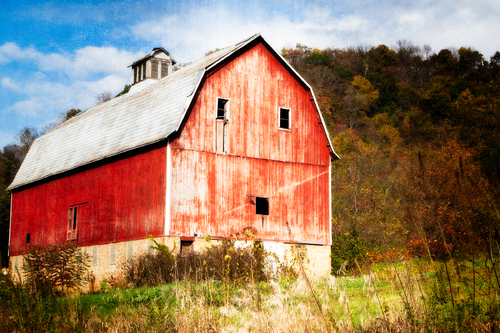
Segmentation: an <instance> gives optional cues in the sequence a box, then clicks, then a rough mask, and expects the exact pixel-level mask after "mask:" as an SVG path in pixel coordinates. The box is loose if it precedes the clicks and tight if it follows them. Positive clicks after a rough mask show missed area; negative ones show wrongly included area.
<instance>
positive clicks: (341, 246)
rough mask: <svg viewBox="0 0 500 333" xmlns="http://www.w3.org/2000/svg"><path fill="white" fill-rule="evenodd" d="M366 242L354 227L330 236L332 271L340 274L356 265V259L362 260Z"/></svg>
mask: <svg viewBox="0 0 500 333" xmlns="http://www.w3.org/2000/svg"><path fill="white" fill-rule="evenodd" d="M366 253H367V244H366V243H365V241H363V239H362V238H360V237H359V232H358V231H357V230H356V228H352V229H351V230H350V231H349V232H346V233H340V234H337V235H334V237H333V238H332V258H331V259H332V272H333V273H334V274H337V275H339V274H342V273H346V272H347V271H350V270H352V269H354V268H355V267H356V261H358V262H359V261H363V260H364V259H365V257H366Z"/></svg>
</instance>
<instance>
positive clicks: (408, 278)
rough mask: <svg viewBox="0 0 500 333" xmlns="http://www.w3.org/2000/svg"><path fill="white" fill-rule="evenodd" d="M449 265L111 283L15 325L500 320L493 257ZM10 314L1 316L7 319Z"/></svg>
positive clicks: (470, 323) (101, 328) (402, 324)
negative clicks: (250, 279)
mask: <svg viewBox="0 0 500 333" xmlns="http://www.w3.org/2000/svg"><path fill="white" fill-rule="evenodd" d="M447 267H448V274H446V270H445V266H444V264H443V263H440V262H428V261H425V260H420V259H413V260H408V261H406V262H399V263H395V264H392V263H385V264H375V265H373V266H372V270H371V271H372V273H373V275H371V276H370V275H368V274H361V275H358V276H342V277H333V276H332V277H330V278H328V279H313V280H312V281H311V286H312V289H311V288H310V287H309V286H308V284H307V283H306V281H305V280H304V279H303V278H301V277H299V278H298V279H297V280H293V279H287V280H279V281H272V280H271V281H269V282H260V283H255V284H241V283H239V284H230V283H223V282H221V281H215V280H208V281H201V282H185V281H183V282H176V283H170V284H166V285H162V286H157V287H142V288H137V289H109V288H108V289H107V290H106V292H101V293H94V294H87V295H81V296H76V297H60V298H56V299H52V300H47V301H46V302H45V303H42V304H41V307H42V308H43V307H44V306H45V307H46V308H44V309H42V310H43V311H41V312H40V311H39V314H38V316H40V314H44V316H42V317H39V318H41V319H40V320H45V321H46V322H44V325H45V326H43V325H42V326H40V325H38V324H37V323H36V320H38V319H37V317H36V316H31V317H30V316H28V315H27V314H25V316H26V319H29V320H31V321H27V323H28V324H24V326H22V325H19V324H16V325H17V326H15V325H14V326H12V325H11V326H8V327H15V328H16V330H17V331H19V332H28V331H40V330H41V328H40V327H42V328H43V327H45V328H47V329H46V330H47V331H54V332H55V331H57V332H73V331H81V332H113V331H120V332H122V331H123V332H143V331H144V332H189V331H191V330H197V331H201V332H208V331H221V330H226V331H238V330H240V331H243V332H245V331H255V332H267V331H277V332H282V331H283V332H287V331H288V332H290V331H300V332H303V331H309V332H332V331H342V332H343V331H347V332H349V331H356V330H363V331H368V332H370V331H388V330H392V331H395V332H399V331H415V332H441V331H450V332H457V331H458V332H460V331H461V332H468V331H478V332H479V331H481V329H479V328H480V327H483V328H484V327H489V326H488V325H491V323H494V322H497V321H499V319H500V318H499V313H500V297H499V291H500V288H499V286H498V284H497V280H496V277H495V275H494V270H493V269H492V265H491V262H486V261H485V262H483V263H477V264H476V263H474V268H475V270H474V271H472V265H471V263H470V262H467V261H461V262H459V261H454V262H452V261H450V262H448V263H447ZM471 281H473V282H474V283H473V284H472V282H471ZM450 286H451V288H450ZM474 289H475V292H474ZM3 292H4V291H2V293H3ZM452 296H453V301H452ZM318 304H319V307H318ZM2 310H3V311H10V308H9V309H6V308H2ZM2 313H3V312H2ZM11 314H12V312H11ZM14 315H15V313H14ZM6 318H7V317H5V316H2V314H1V313H0V320H6ZM0 324H2V322H0ZM30 325H31V326H30ZM37 325H38V326H37ZM6 327H7V326H6ZM33 327H35V329H33ZM42 330H44V329H42ZM12 331H14V330H12Z"/></svg>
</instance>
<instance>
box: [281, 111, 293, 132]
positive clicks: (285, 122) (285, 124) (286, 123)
mask: <svg viewBox="0 0 500 333" xmlns="http://www.w3.org/2000/svg"><path fill="white" fill-rule="evenodd" d="M278 128H279V129H283V130H291V129H292V120H291V112H290V108H281V107H280V108H279V111H278Z"/></svg>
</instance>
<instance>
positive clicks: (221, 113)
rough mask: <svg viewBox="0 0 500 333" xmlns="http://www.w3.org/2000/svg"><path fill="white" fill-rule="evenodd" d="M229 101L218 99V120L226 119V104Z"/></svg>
mask: <svg viewBox="0 0 500 333" xmlns="http://www.w3.org/2000/svg"><path fill="white" fill-rule="evenodd" d="M227 102H228V100H227V99H224V98H218V99H217V119H226V104H227Z"/></svg>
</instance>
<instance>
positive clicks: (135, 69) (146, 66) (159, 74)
mask: <svg viewBox="0 0 500 333" xmlns="http://www.w3.org/2000/svg"><path fill="white" fill-rule="evenodd" d="M176 63H177V62H176V61H175V60H174V58H172V56H171V55H170V53H169V52H168V51H167V50H165V49H164V48H162V47H155V48H154V49H153V51H151V52H150V53H149V54H147V55H146V56H144V57H142V58H141V59H139V60H136V61H135V62H134V63H133V64H132V65H130V66H128V67H132V86H134V85H136V84H138V83H141V82H143V81H150V80H158V79H161V78H164V77H165V76H167V75H170V74H172V66H173V65H175V64H176ZM141 85H142V84H141Z"/></svg>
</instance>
